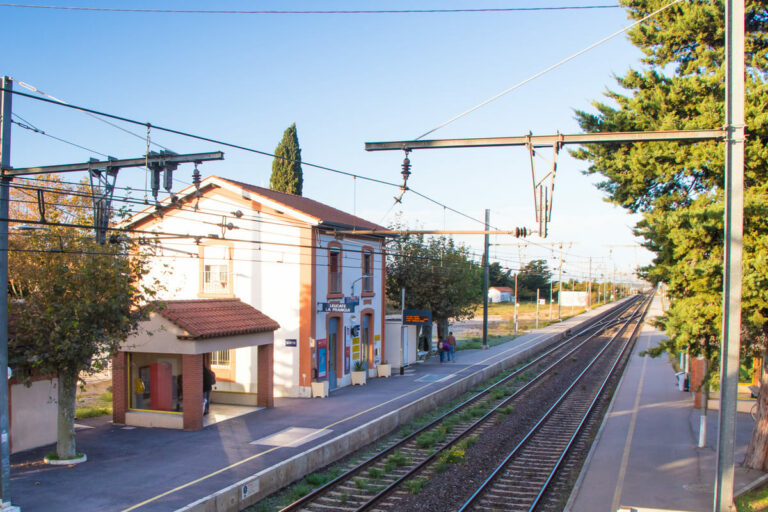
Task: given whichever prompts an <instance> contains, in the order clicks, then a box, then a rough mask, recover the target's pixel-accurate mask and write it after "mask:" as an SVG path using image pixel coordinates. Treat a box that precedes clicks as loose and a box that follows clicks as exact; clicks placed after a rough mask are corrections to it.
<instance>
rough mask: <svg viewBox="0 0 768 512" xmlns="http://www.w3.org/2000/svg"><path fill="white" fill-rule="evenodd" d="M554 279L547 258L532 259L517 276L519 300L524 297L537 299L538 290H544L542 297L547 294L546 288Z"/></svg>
mask: <svg viewBox="0 0 768 512" xmlns="http://www.w3.org/2000/svg"><path fill="white" fill-rule="evenodd" d="M550 279H552V272H550V270H549V267H548V266H547V260H531V261H529V262H528V263H526V264H525V266H524V267H523V268H522V269H520V273H519V274H518V276H517V295H518V298H517V301H518V302H520V301H521V300H524V299H530V300H534V301H535V299H536V290H538V289H541V290H542V292H541V293H542V297H543V296H544V295H545V292H544V290H545V289H546V290H548V289H549V281H550Z"/></svg>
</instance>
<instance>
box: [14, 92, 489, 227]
mask: <svg viewBox="0 0 768 512" xmlns="http://www.w3.org/2000/svg"><path fill="white" fill-rule="evenodd" d="M14 81H16V80H14ZM0 90H3V91H7V92H10V93H12V94H15V95H19V96H23V97H26V98H30V99H33V100H36V101H42V102H45V103H50V104H53V105H58V106H62V107H66V108H71V109H73V110H79V111H82V112H86V113H91V114H94V115H98V116H104V117H108V118H111V119H115V120H118V121H123V122H126V123H129V124H134V125H140V126H146V127H147V128H154V129H155V130H160V131H164V132H167V133H173V134H175V135H180V136H183V137H189V138H192V139H196V140H201V141H204V142H210V143H213V144H219V145H222V146H226V147H231V148H233V149H239V150H242V151H246V152H250V153H255V154H260V155H263V156H268V157H272V158H279V159H281V160H285V161H287V162H298V163H301V165H306V166H308V167H313V168H316V169H321V170H325V171H329V172H333V173H336V174H341V175H344V176H349V177H353V178H359V179H362V180H365V181H370V182H373V183H379V184H382V185H387V186H390V187H395V188H400V187H401V185H400V184H398V183H393V182H389V181H385V180H380V179H377V178H371V177H368V176H364V175H361V174H355V173H352V172H349V171H342V170H340V169H334V168H332V167H327V166H324V165H319V164H313V163H311V162H306V161H304V160H294V159H292V158H289V157H285V156H279V155H275V154H274V153H269V152H267V151H262V150H258V149H255V148H250V147H247V146H243V145H240V144H234V143H230V142H226V141H222V140H217V139H213V138H210V137H205V136H202V135H195V134H193V133H189V132H184V131H181V130H175V129H172V128H167V127H163V126H159V125H155V124H152V123H149V122H142V121H137V120H135V119H130V118H127V117H123V116H118V115H115V114H109V113H106V112H102V111H98V110H95V109H91V108H87V107H82V106H79V105H73V104H70V103H63V102H61V101H58V100H54V99H49V98H41V97H39V96H34V95H32V94H27V93H23V92H21V91H15V90H11V89H5V88H2V87H0ZM142 139H143V138H142ZM408 190H410V191H411V192H413V193H414V194H416V195H418V196H419V197H422V198H423V199H426V200H428V201H430V202H432V203H434V204H436V205H438V206H441V207H446V208H448V209H449V210H450V211H452V212H454V213H456V214H458V215H461V216H463V217H466V218H467V219H469V220H472V221H474V222H477V223H480V224H484V223H485V221H483V220H480V219H477V218H475V217H472V216H471V215H467V214H465V213H463V212H460V211H458V210H456V209H454V208H451V207H449V206H447V205H445V204H444V203H441V202H440V201H437V200H436V199H432V198H431V197H429V196H427V195H425V194H422V193H420V192H418V191H416V190H413V189H411V188H410V187H409V188H408ZM492 227H493V226H492ZM494 229H498V228H495V227H494Z"/></svg>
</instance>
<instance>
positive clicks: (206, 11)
mask: <svg viewBox="0 0 768 512" xmlns="http://www.w3.org/2000/svg"><path fill="white" fill-rule="evenodd" d="M0 7H14V8H23V9H48V10H59V11H87V12H107V13H138V14H262V15H263V14H283V15H285V14H303V15H307V14H461V13H512V12H532V11H534V12H535V11H576V10H589V9H618V8H620V7H621V6H619V5H581V6H553V7H500V8H474V9H472V8H467V9H356V10H296V11H284V10H266V9H261V10H224V9H129V8H118V7H79V6H68V5H31V4H10V3H0Z"/></svg>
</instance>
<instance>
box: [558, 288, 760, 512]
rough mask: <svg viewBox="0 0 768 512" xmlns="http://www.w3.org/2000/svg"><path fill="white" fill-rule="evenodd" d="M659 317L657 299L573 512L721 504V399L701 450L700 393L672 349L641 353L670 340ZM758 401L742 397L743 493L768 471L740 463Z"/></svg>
mask: <svg viewBox="0 0 768 512" xmlns="http://www.w3.org/2000/svg"><path fill="white" fill-rule="evenodd" d="M658 315H661V307H660V301H659V298H658V297H656V298H655V299H654V301H653V302H652V303H651V308H650V310H649V311H648V315H647V317H646V324H645V325H644V326H643V327H642V330H641V333H640V335H639V338H638V340H637V343H636V344H635V348H634V351H633V354H632V357H631V359H630V361H629V364H628V366H627V368H626V370H625V372H624V376H623V378H622V381H621V383H620V384H619V388H618V389H617V390H616V393H615V395H614V398H613V402H612V404H611V406H610V409H609V410H608V412H607V414H606V417H605V419H604V421H603V424H602V427H601V429H600V431H599V433H598V435H597V437H596V440H595V443H594V444H593V445H592V450H591V452H590V454H589V456H588V458H587V460H586V461H585V464H584V466H583V468H582V471H581V475H580V476H579V479H578V481H577V483H576V487H575V488H574V490H573V492H572V493H571V498H570V500H569V501H568V504H567V505H566V508H565V510H566V511H568V512H615V511H627V512H629V511H636V512H646V511H647V512H651V511H668V512H678V511H691V512H703V511H707V510H713V503H714V482H715V453H716V444H717V432H718V410H717V409H718V406H719V401H717V400H710V402H709V403H710V410H709V411H708V414H707V421H706V424H707V427H706V445H705V447H703V448H698V440H699V422H700V417H701V411H700V410H698V409H694V408H693V394H692V393H688V392H683V391H680V390H679V388H678V386H677V383H676V379H675V372H674V370H673V368H672V364H671V363H670V361H669V359H668V357H667V356H666V355H665V356H661V357H659V358H656V359H654V358H651V357H640V355H639V353H640V352H642V351H643V350H646V349H648V348H650V347H653V346H656V345H658V344H659V342H660V341H661V340H662V339H664V333H663V332H661V331H659V330H657V329H655V328H653V327H651V326H650V323H649V322H648V320H649V319H651V318H653V317H654V316H658ZM747 396H748V395H747ZM753 403H754V400H749V399H745V400H741V399H740V400H739V407H738V410H739V413H738V418H737V423H736V428H737V432H736V442H735V448H736V451H735V459H734V460H735V461H736V465H737V466H736V468H735V477H734V492H735V494H738V493H739V492H740V491H742V490H744V489H746V488H748V487H749V486H750V485H751V484H756V483H759V482H761V481H762V480H764V479H765V476H766V475H765V474H764V473H762V472H759V471H754V470H747V469H745V468H743V467H741V466H740V465H739V464H740V462H741V461H743V460H744V455H745V453H746V448H747V445H748V444H749V440H750V437H751V435H752V428H753V425H754V421H753V420H752V417H751V415H750V414H749V411H750V408H751V406H752V404H753Z"/></svg>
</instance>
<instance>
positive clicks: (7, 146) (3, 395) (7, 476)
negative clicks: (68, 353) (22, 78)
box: [0, 76, 13, 508]
mask: <svg viewBox="0 0 768 512" xmlns="http://www.w3.org/2000/svg"><path fill="white" fill-rule="evenodd" d="M12 88H13V81H12V80H11V79H10V77H7V76H4V77H3V89H4V90H3V91H2V96H1V98H2V100H1V102H2V107H0V108H2V110H1V111H0V115H2V121H1V122H0V123H1V124H2V127H1V128H0V169H9V168H10V167H11V110H12V102H11V97H12V96H13V94H11V92H10V91H11V89H12ZM10 184H11V179H10V178H6V177H3V178H1V179H0V219H1V220H0V284H2V288H0V290H2V291H1V292H0V375H1V376H2V377H5V374H6V372H7V371H8V289H7V288H8V203H9V201H10V189H11V187H10ZM3 369H5V370H6V371H3ZM8 412H9V411H8V379H7V378H5V379H1V380H0V508H4V506H5V505H6V504H10V501H11V463H10V443H9V442H10V438H9V436H10V434H9V430H10V429H9V426H8Z"/></svg>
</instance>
